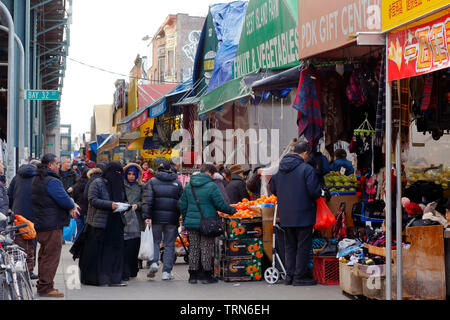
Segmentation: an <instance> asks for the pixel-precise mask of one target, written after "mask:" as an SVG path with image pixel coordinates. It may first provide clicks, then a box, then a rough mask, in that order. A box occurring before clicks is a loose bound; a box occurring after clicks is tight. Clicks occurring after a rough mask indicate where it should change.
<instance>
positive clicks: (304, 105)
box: [292, 67, 323, 150]
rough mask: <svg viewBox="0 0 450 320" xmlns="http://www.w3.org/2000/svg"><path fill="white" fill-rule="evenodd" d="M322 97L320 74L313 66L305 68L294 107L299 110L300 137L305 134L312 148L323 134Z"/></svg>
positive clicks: (301, 75)
mask: <svg viewBox="0 0 450 320" xmlns="http://www.w3.org/2000/svg"><path fill="white" fill-rule="evenodd" d="M320 97H321V92H320V75H319V74H318V72H317V71H316V70H315V68H313V67H309V68H306V69H303V70H302V72H301V73H300V80H299V84H298V91H297V96H296V97H295V100H294V104H293V105H292V107H293V108H294V109H296V110H297V111H298V116H297V125H298V132H299V137H301V136H304V137H305V138H306V140H308V142H309V145H310V149H311V150H312V149H313V148H315V147H316V146H317V144H318V143H319V140H320V139H321V138H322V136H323V123H322V115H321V111H320V109H321V107H320V105H321V103H320Z"/></svg>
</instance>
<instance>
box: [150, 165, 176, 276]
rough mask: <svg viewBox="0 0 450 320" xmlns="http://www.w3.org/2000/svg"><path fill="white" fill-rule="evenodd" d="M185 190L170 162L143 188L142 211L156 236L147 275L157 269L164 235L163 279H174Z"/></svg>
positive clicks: (159, 168)
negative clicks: (182, 197) (181, 201)
mask: <svg viewBox="0 0 450 320" xmlns="http://www.w3.org/2000/svg"><path fill="white" fill-rule="evenodd" d="M182 193H183V186H182V184H181V182H180V181H178V176H177V174H176V171H175V168H173V167H172V166H171V165H170V163H169V162H166V161H165V162H163V163H162V164H161V165H160V166H159V167H158V172H157V173H156V175H155V177H154V178H152V179H150V180H149V181H148V183H147V184H146V185H145V186H144V190H143V192H142V195H143V196H142V198H143V205H142V215H143V216H144V219H145V223H146V224H147V225H149V226H152V232H153V240H154V248H155V249H154V250H155V251H154V257H153V260H152V261H151V262H152V264H151V265H150V270H149V271H148V274H147V277H149V278H153V277H154V276H155V274H156V272H157V271H158V260H159V246H160V244H161V239H163V245H164V255H163V269H162V271H163V274H162V280H171V279H173V275H172V268H173V263H174V258H175V240H176V238H177V234H178V232H177V228H178V226H179V220H180V213H181V212H180V208H179V205H178V201H179V200H180V198H181V195H182Z"/></svg>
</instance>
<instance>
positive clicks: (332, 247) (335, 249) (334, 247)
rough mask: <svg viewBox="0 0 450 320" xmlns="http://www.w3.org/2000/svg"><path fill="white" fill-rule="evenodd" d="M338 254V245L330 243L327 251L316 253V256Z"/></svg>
mask: <svg viewBox="0 0 450 320" xmlns="http://www.w3.org/2000/svg"><path fill="white" fill-rule="evenodd" d="M337 253H338V247H337V243H335V242H329V243H328V245H327V246H326V247H325V249H323V250H320V251H318V252H316V253H315V255H316V256H336V255H337Z"/></svg>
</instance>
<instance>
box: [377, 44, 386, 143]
mask: <svg viewBox="0 0 450 320" xmlns="http://www.w3.org/2000/svg"><path fill="white" fill-rule="evenodd" d="M385 56H386V55H385V53H384V52H383V56H382V58H381V68H380V79H379V82H378V98H377V109H376V110H377V111H376V120H375V145H376V146H378V147H380V146H382V145H383V140H384V135H385V132H386V57H385Z"/></svg>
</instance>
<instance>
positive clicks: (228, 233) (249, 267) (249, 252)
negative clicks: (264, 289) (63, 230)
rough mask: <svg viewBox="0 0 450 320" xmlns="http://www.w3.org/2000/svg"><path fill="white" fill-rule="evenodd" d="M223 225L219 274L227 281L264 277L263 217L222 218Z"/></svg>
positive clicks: (218, 240)
mask: <svg viewBox="0 0 450 320" xmlns="http://www.w3.org/2000/svg"><path fill="white" fill-rule="evenodd" d="M223 225H224V230H225V234H224V236H222V237H218V238H216V246H215V259H214V270H215V275H216V277H217V278H218V279H220V280H223V281H227V282H241V281H259V280H261V279H262V278H263V274H262V265H261V262H262V257H263V255H264V253H263V252H264V251H263V239H262V220H261V219H245V220H244V219H242V220H241V219H238V218H223Z"/></svg>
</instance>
